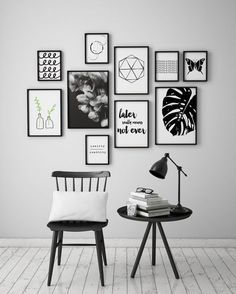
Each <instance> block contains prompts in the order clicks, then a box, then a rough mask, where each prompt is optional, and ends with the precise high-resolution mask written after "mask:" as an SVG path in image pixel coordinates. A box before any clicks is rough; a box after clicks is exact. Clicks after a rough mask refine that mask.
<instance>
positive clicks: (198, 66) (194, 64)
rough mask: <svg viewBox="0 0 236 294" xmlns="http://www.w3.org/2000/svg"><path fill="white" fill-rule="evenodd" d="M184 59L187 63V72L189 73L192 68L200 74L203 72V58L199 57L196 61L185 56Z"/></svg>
mask: <svg viewBox="0 0 236 294" xmlns="http://www.w3.org/2000/svg"><path fill="white" fill-rule="evenodd" d="M185 60H186V62H187V65H188V73H187V74H189V73H190V72H192V71H193V70H194V69H196V70H197V71H199V72H200V73H201V74H203V72H202V66H203V63H204V61H205V58H201V59H199V60H198V61H196V62H194V61H192V60H191V59H189V58H185Z"/></svg>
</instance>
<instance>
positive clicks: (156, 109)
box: [155, 86, 198, 145]
mask: <svg viewBox="0 0 236 294" xmlns="http://www.w3.org/2000/svg"><path fill="white" fill-rule="evenodd" d="M176 88H177V89H180V88H185V89H188V88H189V89H194V90H195V95H196V121H195V136H194V142H191V143H160V142H158V138H157V126H158V119H160V118H159V117H158V114H157V111H158V105H157V104H158V102H157V99H158V97H157V91H158V89H166V90H167V89H176ZM175 104H176V103H175ZM161 119H162V118H161ZM197 124H198V122H197V87H195V86H188V87H183V86H173V87H155V145H197Z"/></svg>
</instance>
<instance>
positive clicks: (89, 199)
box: [49, 191, 108, 222]
mask: <svg viewBox="0 0 236 294" xmlns="http://www.w3.org/2000/svg"><path fill="white" fill-rule="evenodd" d="M107 198H108V193H107V192H59V191H55V192H53V201H52V208H51V213H50V216H49V222H52V221H65V220H73V221H96V222H105V221H106V219H107V218H106V206H107Z"/></svg>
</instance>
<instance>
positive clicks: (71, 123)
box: [67, 70, 110, 129]
mask: <svg viewBox="0 0 236 294" xmlns="http://www.w3.org/2000/svg"><path fill="white" fill-rule="evenodd" d="M72 73H73V74H75V75H78V76H79V75H80V74H83V75H84V77H83V80H84V81H85V80H86V75H87V76H88V78H89V77H91V81H90V82H89V83H90V84H91V83H94V85H98V84H99V81H100V83H102V85H103V86H104V87H105V91H106V92H105V95H106V96H107V100H108V101H107V103H105V104H104V106H102V107H103V108H102V111H101V112H102V115H103V116H105V117H103V116H102V117H100V116H99V119H100V118H101V120H99V122H95V121H93V119H89V116H88V115H89V114H88V113H87V114H86V113H82V111H80V110H78V107H79V102H78V101H76V97H77V95H79V94H82V93H83V91H81V90H80V89H79V86H78V85H79V78H78V80H77V86H78V87H77V89H76V90H75V91H74V92H72V91H71V90H70V84H71V81H70V79H71V76H72ZM90 73H91V75H89V74H90ZM104 73H105V74H106V76H107V80H106V83H105V82H104V81H103V77H104V76H103V75H102V74H104ZM93 76H98V77H97V79H98V80H96V79H95V80H93V79H94V78H93ZM99 76H100V77H99ZM95 78H96V77H95ZM86 82H87V83H88V81H86ZM94 87H95V86H94ZM100 90H103V89H100ZM94 92H95V93H97V92H99V90H96V88H94ZM109 92H110V91H109V71H108V70H70V71H67V114H68V115H67V120H68V121H67V123H68V129H108V128H109V124H110V122H109V119H110V118H109V117H110V115H109V112H110V111H109V108H110V106H109V105H110V101H109V100H110V97H109ZM98 96H99V95H97V96H96V97H98ZM88 99H91V98H88ZM89 103H90V102H87V106H88V107H90V105H89ZM92 107H93V106H91V107H90V108H92ZM104 109H105V110H106V111H105V110H104ZM91 111H92V109H90V112H91ZM79 115H80V117H81V118H79ZM81 120H82V122H81ZM104 120H107V121H106V124H105V125H104V126H102V121H103V122H104Z"/></svg>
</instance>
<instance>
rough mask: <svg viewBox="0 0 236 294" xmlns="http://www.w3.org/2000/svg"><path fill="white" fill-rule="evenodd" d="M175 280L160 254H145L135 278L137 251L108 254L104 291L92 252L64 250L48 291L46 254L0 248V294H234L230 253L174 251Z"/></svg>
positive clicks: (235, 265) (234, 253)
mask: <svg viewBox="0 0 236 294" xmlns="http://www.w3.org/2000/svg"><path fill="white" fill-rule="evenodd" d="M172 253H173V255H174V258H175V260H176V263H177V267H178V270H179V273H180V275H181V279H180V280H176V279H175V278H174V275H173V272H172V269H171V266H170V263H169V260H168V258H167V254H166V252H165V249H164V248H157V264H156V266H151V258H150V257H151V248H145V250H144V253H143V256H142V259H141V262H140V266H139V268H138V270H137V274H136V277H135V278H134V279H131V278H130V273H131V270H132V266H133V264H134V260H135V257H136V254H137V248H107V257H108V266H107V267H106V268H105V269H104V271H105V284H106V286H105V287H101V286H100V283H99V276H98V267H97V258H96V251H95V250H94V248H92V247H91V248H90V247H85V248H78V247H77V248H64V249H63V258H62V265H61V266H57V265H56V264H55V267H54V273H53V279H52V286H51V287H47V285H46V278H47V270H48V260H49V248H22V247H21V248H20V247H19V248H12V247H11V248H7V247H6V248H3V247H1V248H0V293H1V294H5V293H10V294H13V293H14V294H21V293H27V294H35V293H40V294H47V293H54V294H56V293H60V294H64V293H70V294H75V293H76V294H79V293H88V294H94V293H99V294H102V293H104V294H105V293H106V294H108V293H114V294H116V293H119V294H124V293H130V294H131V293H135V294H140V293H160V294H171V293H178V294H185V293H191V294H197V293H205V294H213V293H221V294H228V293H236V249H235V248H173V249H172Z"/></svg>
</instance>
